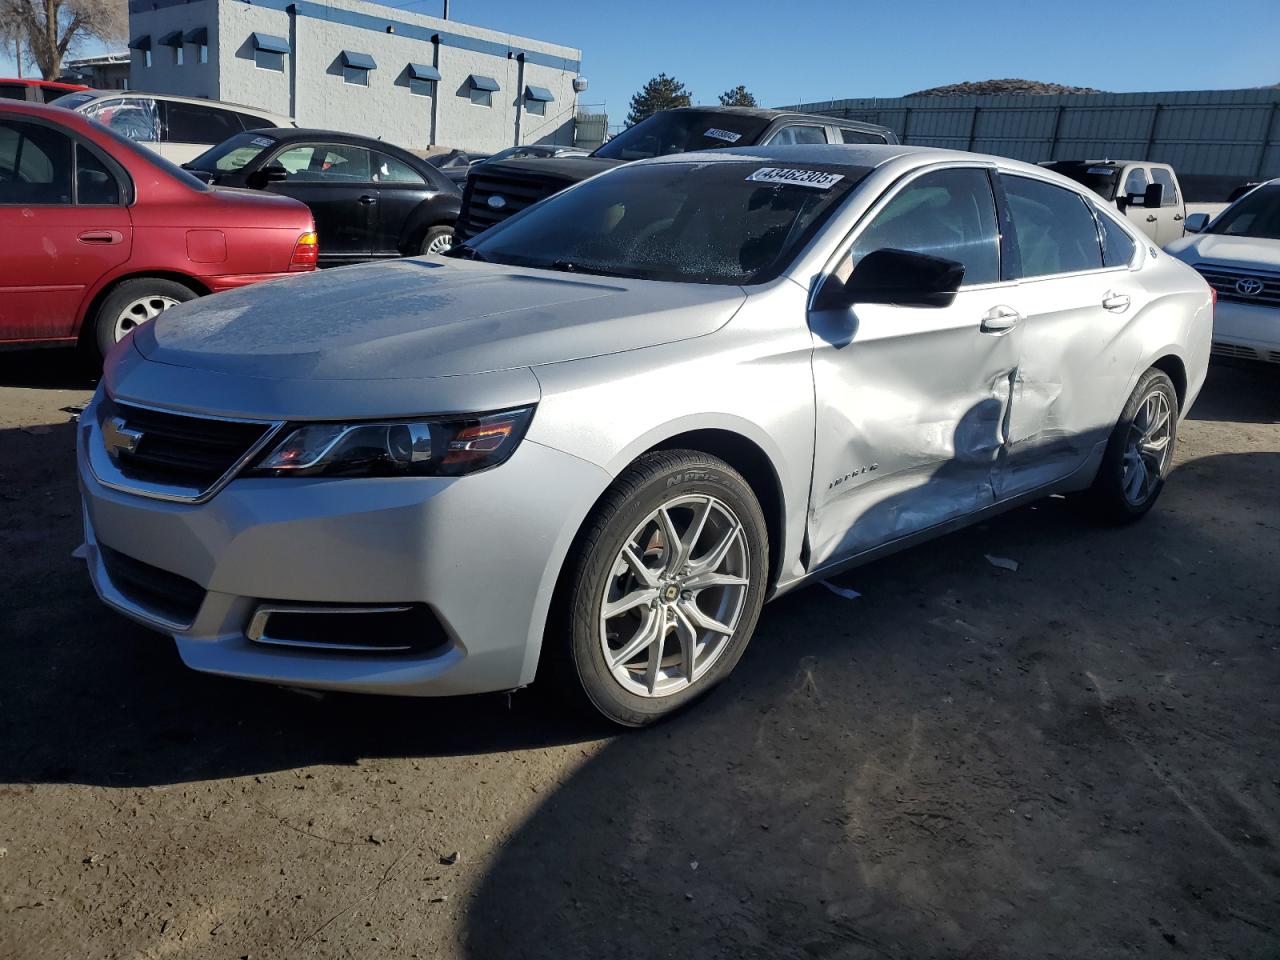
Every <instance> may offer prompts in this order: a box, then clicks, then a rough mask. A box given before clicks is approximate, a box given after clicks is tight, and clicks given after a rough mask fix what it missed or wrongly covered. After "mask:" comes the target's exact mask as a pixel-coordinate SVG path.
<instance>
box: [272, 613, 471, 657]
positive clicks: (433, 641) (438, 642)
mask: <svg viewBox="0 0 1280 960" xmlns="http://www.w3.org/2000/svg"><path fill="white" fill-rule="evenodd" d="M247 635H248V637H249V639H250V640H252V641H253V642H254V643H261V644H266V645H268V646H278V647H304V648H308V649H312V650H327V651H331V652H338V653H395V654H406V653H407V654H415V653H426V652H428V651H431V650H434V649H436V648H438V647H442V646H444V645H445V644H446V643H447V642H448V635H447V634H446V633H445V631H444V627H443V626H442V625H441V623H440V620H439V619H438V618H437V617H436V615H435V614H434V613H432V611H431V608H430V607H428V606H427V605H426V604H425V603H406V604H378V605H369V606H339V605H333V604H319V603H317V604H297V603H270V602H268V603H263V604H262V605H260V606H259V607H258V609H257V612H255V613H254V615H253V619H252V621H251V622H250V624H249V630H248V632H247Z"/></svg>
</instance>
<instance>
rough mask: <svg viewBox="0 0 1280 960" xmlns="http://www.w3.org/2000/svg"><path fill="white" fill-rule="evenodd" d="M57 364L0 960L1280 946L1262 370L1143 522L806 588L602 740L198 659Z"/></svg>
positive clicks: (1272, 499) (35, 495)
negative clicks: (128, 598)
mask: <svg viewBox="0 0 1280 960" xmlns="http://www.w3.org/2000/svg"><path fill="white" fill-rule="evenodd" d="M70 363H71V360H70V358H69V357H67V356H66V355H65V354H61V353H54V352H52V351H49V352H45V353H36V354H29V355H18V354H8V355H3V356H0V563H2V564H3V568H2V569H3V577H2V578H0V665H2V666H0V670H2V677H3V683H2V684H0V957H3V958H6V960H7V958H23V960H27V958H32V960H34V958H56V960H65V958H72V957H75V958H79V957H92V958H97V957H103V958H106V957H199V958H204V957H213V958H238V957H245V956H251V957H254V958H266V957H362V958H363V957H396V958H401V957H444V958H473V960H488V958H516V957H557V958H574V957H583V958H586V957H590V958H602V957H608V958H655V957H698V958H702V957H708V958H711V957H732V958H769V960H775V958H806V960H811V958H882V957H893V958H903V960H915V958H927V957H948V958H952V957H954V958H972V960H992V958H1010V960H1015V958H1016V960H1022V958H1040V957H1046V958H1047V957H1058V958H1088V960H1100V958H1110V957H1126V958H1127V957H1164V956H1168V957H1173V958H1176V957H1184V956H1185V957H1194V958H1208V960H1216V958H1275V957H1280V700H1278V697H1277V681H1280V594H1278V592H1277V579H1278V577H1277V574H1278V573H1280V541H1278V534H1280V378H1277V377H1276V376H1275V375H1274V374H1270V375H1268V374H1263V373H1255V372H1251V371H1242V370H1235V369H1231V368H1217V367H1215V368H1214V369H1213V370H1212V371H1211V377H1210V384H1209V386H1208V388H1207V390H1206V393H1205V395H1204V397H1203V398H1202V399H1201V401H1200V403H1199V405H1198V406H1197V407H1196V409H1195V410H1194V411H1193V413H1192V418H1191V419H1190V420H1189V421H1188V422H1187V423H1186V424H1185V425H1184V427H1183V430H1182V436H1181V438H1180V443H1179V446H1178V465H1177V468H1176V471H1175V473H1174V476H1173V477H1172V479H1171V481H1170V483H1169V486H1168V488H1167V489H1166V491H1165V494H1164V497H1163V499H1162V500H1161V502H1160V504H1159V505H1158V506H1157V508H1156V509H1155V511H1154V512H1153V513H1152V514H1151V515H1150V516H1149V517H1147V518H1146V520H1145V521H1144V522H1142V523H1141V524H1139V525H1138V526H1136V527H1131V528H1128V529H1123V530H1114V529H1103V528H1099V527H1096V526H1094V525H1092V524H1090V523H1089V522H1087V521H1086V520H1084V519H1082V517H1081V516H1080V514H1079V513H1078V512H1076V511H1075V510H1073V509H1072V508H1071V506H1070V504H1068V503H1067V502H1065V501H1063V500H1061V499H1050V500H1045V501H1043V502H1041V503H1039V504H1036V505H1035V506H1031V507H1027V508H1024V509H1022V510H1019V511H1017V512H1015V513H1012V514H1009V515H1006V516H1005V517H1003V518H1001V519H999V520H997V521H994V522H992V523H989V524H987V525H984V526H982V527H979V528H976V529H972V530H969V531H965V532H962V533H958V534H954V535H952V536H949V537H947V538H945V539H943V540H940V541H937V542H935V543H933V544H931V545H928V546H925V547H922V548H919V549H915V550H912V551H910V552H908V553H904V554H901V555H899V556H897V557H894V558H891V559H889V560H885V561H882V562H880V563H877V564H875V565H873V566H870V567H866V568H863V569H861V570H858V571H855V572H853V573H851V574H847V575H845V576H843V577H841V578H840V580H839V582H840V584H841V585H844V586H847V587H851V588H854V589H856V590H859V591H861V592H862V594H863V596H862V598H861V599H858V600H848V599H844V598H842V597H840V596H837V595H835V594H834V593H832V592H829V591H827V590H824V589H822V588H821V587H818V588H813V589H809V590H805V591H802V592H800V593H799V594H795V595H792V596H790V597H787V598H784V599H783V600H780V601H778V602H777V603H775V604H772V605H770V606H769V607H768V608H766V610H765V613H764V616H763V619H762V621H761V624H760V628H759V631H758V633H757V636H756V639H755V641H754V642H753V644H752V647H751V649H750V650H749V651H748V653H747V655H746V657H745V658H744V660H743V662H742V664H741V665H740V667H739V668H738V671H737V673H736V674H735V675H734V677H733V678H732V680H731V682H730V683H728V684H727V685H725V686H724V687H722V688H721V689H720V690H719V691H718V692H717V693H715V694H714V695H713V696H712V697H711V698H710V699H708V700H706V701H704V702H703V703H701V704H699V705H698V706H696V707H695V708H694V709H692V710H690V711H688V712H686V713H685V714H683V715H681V716H680V717H678V718H676V719H675V720H673V721H671V722H668V723H665V724H662V725H660V726H658V727H657V728H655V729H651V730H647V731H643V732H639V733H630V734H626V735H614V734H612V733H602V731H601V730H599V729H597V728H593V727H590V726H588V725H585V724H583V723H581V722H577V721H572V720H569V719H566V718H564V717H562V716H560V715H559V714H557V713H556V712H555V710H554V709H553V708H552V706H550V705H548V704H546V703H545V702H543V701H542V700H540V699H539V697H538V696H537V695H536V693H535V692H534V691H527V692H522V693H518V694H516V695H514V696H513V697H511V698H507V697H505V696H490V697H479V698H471V699H466V700H454V701H439V702H415V701H405V700H377V699H371V698H360V697H327V698H325V699H314V698H310V697H306V696H302V695H299V694H297V693H293V692H289V691H285V690H280V689H275V688H273V687H269V686H258V685H253V684H248V683H239V682H234V681H227V680H219V679H214V678H210V677H204V676H201V675H199V674H196V673H193V672H191V671H189V670H187V669H185V668H184V667H183V666H182V665H181V664H180V662H179V660H178V657H177V655H176V653H175V651H174V649H173V646H172V643H171V642H170V641H168V640H166V639H165V638H163V637H161V636H159V635H155V634H152V633H149V632H148V631H146V630H144V629H143V628H141V627H138V626H135V625H133V624H132V623H130V622H128V621H126V620H124V619H122V618H120V617H118V616H116V615H114V614H113V613H111V612H109V611H107V610H106V609H105V608H103V607H102V606H101V605H100V604H99V603H98V602H97V600H96V599H95V598H94V596H93V594H92V590H91V588H90V586H89V582H88V579H87V577H86V575H85V573H84V570H83V568H82V565H81V563H80V561H77V560H74V559H73V558H72V557H71V552H72V550H73V549H75V547H76V546H77V545H78V544H79V543H80V531H79V513H78V505H77V497H76V488H75V480H74V471H73V455H72V443H73V430H74V425H73V424H72V423H71V422H70V418H71V414H69V413H68V412H65V411H66V409H67V408H74V407H75V406H76V405H78V404H80V403H83V402H84V401H85V400H86V399H87V397H88V396H89V390H90V385H89V384H88V383H87V382H86V381H84V380H83V379H77V378H76V377H75V376H74V375H73V374H70V373H68V372H66V371H67V370H68V369H69V365H70ZM986 554H991V555H993V556H997V557H1008V558H1012V559H1014V560H1016V561H1017V562H1018V563H1019V567H1018V569H1017V571H1016V572H1013V571H1008V570H1003V569H997V568H996V567H993V566H992V565H991V564H990V563H988V562H987V561H986V560H985V559H984V556H985V555H986ZM455 854H456V855H457V856H456V862H450V861H452V860H454V855H455Z"/></svg>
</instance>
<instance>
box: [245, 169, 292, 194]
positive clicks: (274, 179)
mask: <svg viewBox="0 0 1280 960" xmlns="http://www.w3.org/2000/svg"><path fill="white" fill-rule="evenodd" d="M288 179H289V171H288V170H286V169H285V168H284V167H282V166H281V165H280V164H278V163H269V164H267V165H266V166H265V167H260V168H258V169H257V170H255V171H253V173H251V174H249V176H248V177H247V178H246V180H245V184H246V185H247V186H249V187H251V188H252V189H254V190H264V189H266V187H267V184H269V183H282V182H283V181H285V180H288Z"/></svg>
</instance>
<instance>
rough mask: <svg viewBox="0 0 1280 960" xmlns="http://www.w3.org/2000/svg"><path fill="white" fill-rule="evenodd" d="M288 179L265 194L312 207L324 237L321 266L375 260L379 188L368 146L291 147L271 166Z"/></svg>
mask: <svg viewBox="0 0 1280 960" xmlns="http://www.w3.org/2000/svg"><path fill="white" fill-rule="evenodd" d="M266 165H267V166H280V167H283V168H284V171H285V179H284V180H282V181H280V182H277V183H270V184H268V185H267V187H266V189H267V190H269V191H270V192H272V193H280V194H283V195H285V196H286V197H293V198H294V199H295V200H301V201H302V202H303V203H305V204H306V205H307V206H308V207H310V208H311V214H312V216H314V217H315V220H316V233H318V234H319V235H320V263H321V265H334V264H338V263H350V262H353V261H356V260H367V259H369V257H371V256H372V255H373V247H374V231H375V230H376V229H377V223H378V221H377V217H378V185H377V184H376V183H375V182H374V180H373V169H372V158H371V156H370V152H369V150H368V149H367V148H365V147H358V146H352V145H351V144H346V143H323V142H317V143H300V144H298V143H295V144H290V145H288V146H287V147H285V148H284V149H283V150H281V151H280V152H279V153H277V154H276V155H275V156H274V157H271V158H269V159H268V160H267V161H266Z"/></svg>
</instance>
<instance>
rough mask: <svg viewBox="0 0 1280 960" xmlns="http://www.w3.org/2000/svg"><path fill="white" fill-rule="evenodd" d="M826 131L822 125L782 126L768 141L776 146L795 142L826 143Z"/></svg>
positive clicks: (789, 144)
mask: <svg viewBox="0 0 1280 960" xmlns="http://www.w3.org/2000/svg"><path fill="white" fill-rule="evenodd" d="M826 142H827V131H826V130H825V129H823V128H822V127H801V126H790V127H783V128H782V129H781V130H779V131H778V132H777V133H775V134H774V135H773V136H772V137H770V138H769V143H770V144H773V145H777V146H791V145H792V144H797V143H826Z"/></svg>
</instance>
